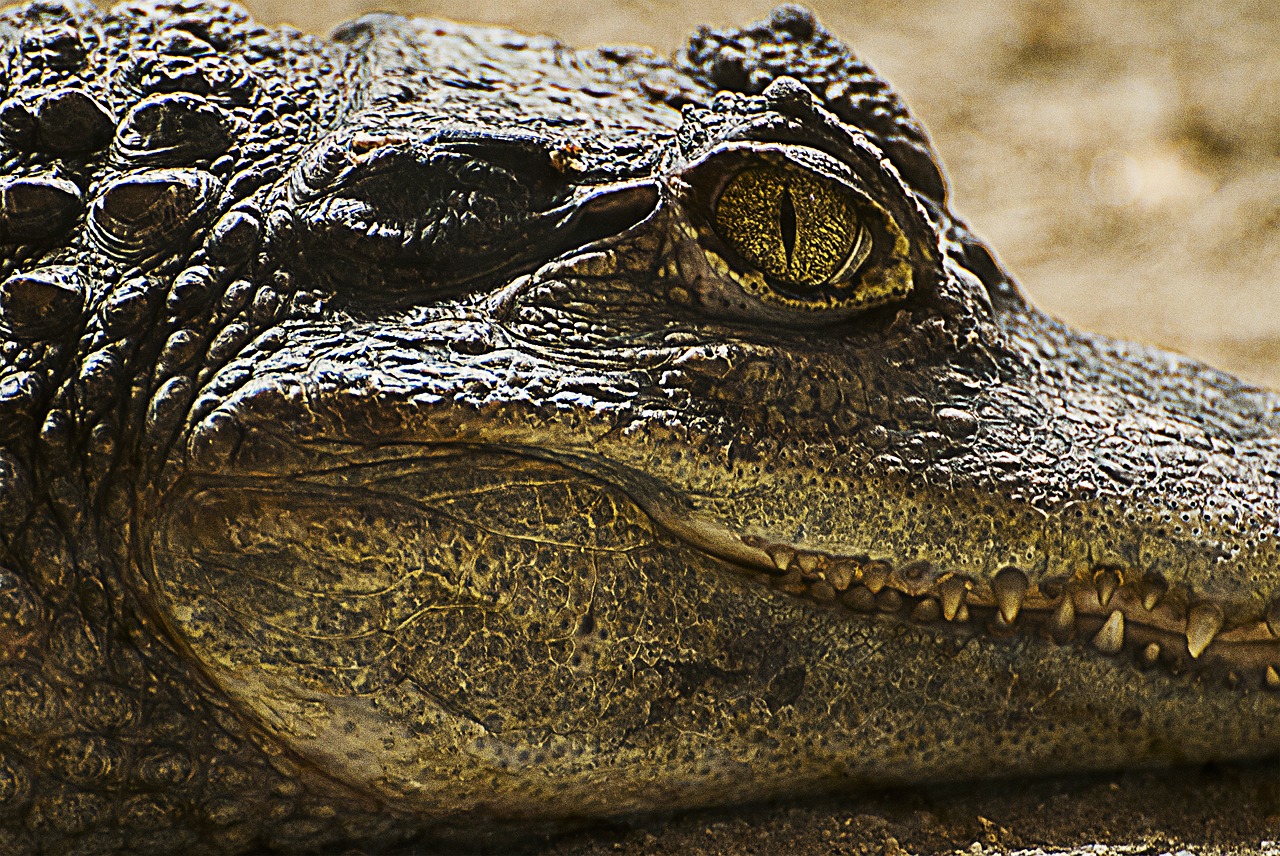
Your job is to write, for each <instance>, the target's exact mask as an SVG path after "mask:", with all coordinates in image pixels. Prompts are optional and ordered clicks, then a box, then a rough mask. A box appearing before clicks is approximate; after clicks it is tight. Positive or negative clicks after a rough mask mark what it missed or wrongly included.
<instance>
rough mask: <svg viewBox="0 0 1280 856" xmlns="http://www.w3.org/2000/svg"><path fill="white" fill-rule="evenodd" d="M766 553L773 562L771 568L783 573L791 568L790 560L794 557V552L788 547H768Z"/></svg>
mask: <svg viewBox="0 0 1280 856" xmlns="http://www.w3.org/2000/svg"><path fill="white" fill-rule="evenodd" d="M766 552H767V553H768V554H769V558H770V559H772V560H773V566H774V567H775V568H777V569H778V570H780V571H785V570H787V569H788V568H790V567H791V560H792V559H794V558H795V557H796V551H795V550H792V549H791V548H790V547H769V548H767V550H766Z"/></svg>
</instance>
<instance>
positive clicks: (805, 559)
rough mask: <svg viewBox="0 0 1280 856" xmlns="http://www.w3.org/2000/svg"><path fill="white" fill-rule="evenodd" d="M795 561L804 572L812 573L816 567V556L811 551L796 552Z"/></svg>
mask: <svg viewBox="0 0 1280 856" xmlns="http://www.w3.org/2000/svg"><path fill="white" fill-rule="evenodd" d="M795 562H796V564H797V565H799V566H800V570H801V571H803V572H804V573H806V574H812V573H813V572H814V571H816V570H817V569H818V557H817V556H816V555H814V554H813V553H796V558H795Z"/></svg>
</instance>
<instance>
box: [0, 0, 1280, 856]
mask: <svg viewBox="0 0 1280 856" xmlns="http://www.w3.org/2000/svg"><path fill="white" fill-rule="evenodd" d="M0 33H3V38H4V49H5V54H4V57H5V64H4V67H3V72H4V77H3V83H4V86H5V96H4V102H3V104H0V142H3V146H4V148H3V149H2V150H0V153H2V154H3V174H4V176H5V178H4V179H3V181H4V186H3V188H0V240H2V241H3V242H4V243H3V252H4V262H3V263H4V268H3V271H0V274H2V275H3V279H4V281H3V283H2V284H0V324H3V328H4V331H5V336H6V339H5V342H4V344H3V347H2V349H0V353H2V354H3V359H4V365H3V370H2V372H0V432H2V434H3V439H4V442H5V447H4V451H3V453H2V455H0V476H2V482H0V523H2V524H3V536H4V537H3V544H4V553H5V558H4V570H2V571H0V644H2V645H3V647H2V648H0V650H2V651H3V653H4V658H3V660H0V710H3V712H4V716H3V720H2V721H0V818H3V820H4V823H3V824H2V825H0V845H3V848H4V849H5V850H6V852H25V851H32V852H70V851H72V850H77V849H78V850H82V851H86V852H103V851H110V850H114V849H123V850H127V851H129V852H143V851H155V852H172V851H175V850H178V849H183V848H185V849H194V850H196V851H209V852H236V851H245V850H253V849H261V848H263V847H272V848H276V849H279V850H284V851H290V850H315V849H330V848H333V847H337V846H340V845H342V844H343V843H345V842H351V841H358V842H360V843H361V844H362V846H365V847H371V848H378V847H383V846H392V845H394V844H395V843H397V842H399V841H402V840H405V839H408V838H413V837H415V836H419V835H426V836H429V837H431V838H441V837H444V838H458V837H461V838H462V839H463V840H467V841H471V842H475V841H480V840H485V839H486V838H487V837H488V836H491V835H505V834H520V833H521V832H527V831H546V830H556V829H561V828H566V827H568V826H570V825H572V824H574V823H576V822H580V821H581V820H582V819H584V818H592V817H601V816H612V815H619V814H625V813H632V812H643V811H653V810H664V809H668V808H674V807H684V806H691V805H692V806H696V805H717V804H728V803H733V802H738V801H744V800H751V799H760V798H768V797H772V796H777V795H782V794H796V793H807V792H816V791H818V790H821V789H828V788H833V787H857V786H860V785H874V786H882V785H886V784H893V783H911V782H925V781H939V780H948V779H963V778H975V777H999V776H1007V775H1014V774H1022V773H1058V772H1067V771H1079V770H1096V769H1113V768H1118V767H1126V766H1139V765H1150V764H1161V763H1169V762H1195V761H1203V760H1227V759H1241V758H1259V757H1266V756H1269V755H1272V754H1274V753H1275V752H1276V751H1277V749H1278V748H1280V718H1278V717H1277V713H1278V712H1280V694H1278V693H1276V692H1275V691H1274V690H1273V688H1274V687H1275V686H1276V685H1280V674H1277V673H1276V671H1275V669H1276V668H1280V641H1277V638H1276V636H1277V634H1280V613H1278V612H1277V610H1276V609H1273V607H1272V605H1271V596H1272V592H1273V590H1274V589H1275V588H1276V582H1277V579H1276V578H1277V575H1278V574H1280V567H1278V564H1280V548H1278V547H1277V544H1276V540H1277V536H1278V535H1280V533H1278V532H1277V526H1276V522H1275V521H1276V520H1277V519H1280V514H1278V512H1280V496H1278V495H1277V488H1276V476H1277V474H1280V415H1278V411H1280V399H1277V397H1276V396H1275V395H1273V394H1271V393H1268V392H1264V391H1262V390H1258V389H1253V388H1250V387H1248V386H1246V385H1244V384H1242V383H1240V382H1239V381H1237V380H1235V379H1233V378H1231V377H1229V376H1226V375H1224V374H1221V373H1219V372H1216V371H1213V370H1212V369H1209V368H1207V367H1205V366H1203V365H1200V364H1198V363H1196V362H1194V361H1192V360H1189V359H1186V358H1182V357H1178V356H1175V355H1171V354H1167V353H1163V352H1160V351H1157V350H1154V349H1149V348H1143V347H1139V346H1134V345H1128V344H1125V343H1118V342H1113V341H1109V340H1106V339H1101V338H1098V337H1093V336H1090V335H1087V334H1082V333H1078V332H1075V331H1072V330H1069V329H1066V328H1064V327H1062V326H1061V325H1059V324H1057V323H1056V322H1054V321H1053V320H1052V319H1049V318H1047V317H1045V316H1043V315H1041V314H1040V313H1038V312H1037V311H1036V310H1034V309H1033V308H1031V307H1030V306H1028V305H1027V304H1026V303H1025V301H1024V300H1023V299H1022V297H1021V296H1020V295H1019V293H1018V291H1017V289H1016V287H1015V285H1014V284H1013V283H1012V282H1011V281H1010V280H1009V278H1008V277H1007V276H1006V275H1005V274H1004V273H1003V272H1002V270H1001V269H1000V267H999V266H998V264H997V263H996V262H995V261H994V260H993V257H992V256H991V254H990V252H989V251H988V250H987V249H986V248H985V247H983V246H982V244H981V243H980V242H979V241H978V240H977V239H976V238H974V237H973V236H972V235H971V234H970V233H969V232H968V231H967V229H966V228H965V226H964V225H963V224H962V223H960V222H959V221H957V220H956V219H955V218H954V217H953V216H952V215H951V214H950V212H949V211H948V209H947V202H946V196H945V194H946V191H945V185H944V182H943V180H942V177H941V172H940V170H939V168H938V166H937V165H936V162H935V160H934V158H933V155H932V152H931V150H930V148H929V144H928V141H927V139H926V137H925V135H924V133H923V131H922V130H921V129H920V128H919V126H918V125H916V124H915V123H914V121H913V120H912V119H911V118H910V117H909V116H908V115H907V114H906V112H905V109H904V108H903V107H902V106H901V105H900V104H899V102H898V101H897V99H896V96H895V95H894V94H893V92H892V91H891V90H890V89H889V88H888V86H887V85H886V84H885V83H884V82H883V81H881V80H880V79H879V78H877V77H876V76H875V75H874V73H873V72H871V71H870V69H868V68H867V67H866V66H865V65H863V64H861V63H860V62H859V61H858V60H856V59H855V58H854V57H853V56H852V55H851V54H850V53H849V52H848V51H847V50H846V49H845V48H844V47H843V46H842V45H841V44H840V43H839V42H837V41H836V40H835V39H834V38H833V37H832V36H831V35H830V34H828V33H827V32H826V31H824V30H822V29H821V28H820V27H819V26H818V25H816V23H815V22H814V21H813V20H812V19H811V18H810V17H809V16H808V15H807V14H806V13H804V12H802V11H801V10H798V9H795V8H782V9H780V10H778V11H777V12H775V13H774V15H773V16H772V17H771V18H770V20H769V21H767V22H764V23H761V24H756V25H752V26H750V27H747V28H744V29H742V30H734V31H725V32H708V31H700V32H699V33H697V34H695V35H694V37H693V38H692V40H691V42H690V44H689V47H688V48H687V49H686V50H684V51H683V52H681V53H680V54H679V55H678V56H677V57H676V58H675V60H674V61H672V62H666V61H664V60H661V59H658V58H656V57H654V56H652V55H651V54H649V53H646V52H644V51H642V50H635V51H622V50H618V49H606V50H601V51H596V52H580V53H575V52H573V51H570V50H569V49H567V48H564V47H563V46H561V45H559V44H557V43H555V42H552V41H550V40H547V39H540V38H530V37H525V36H519V35H516V34H514V33H510V32H506V31H501V30H490V29H482V28H474V27H464V26H460V25H455V24H450V23H445V22H434V21H430V22H429V21H407V20H404V19H400V18H394V17H389V16H374V17H369V18H365V19H362V20H361V21H359V22H356V23H354V24H352V25H350V26H348V27H346V28H343V29H341V30H340V31H339V32H338V33H337V34H335V37H334V39H333V40H332V41H330V42H324V41H320V40H317V39H313V38H310V37H305V36H301V35H298V34H296V33H291V32H273V31H268V30H266V29H263V28H260V27H257V26H256V25H255V24H253V23H252V22H251V21H250V20H249V19H248V18H247V16H245V15H244V13H243V12H241V11H239V10H237V9H235V8H234V7H222V6H212V5H211V6H204V5H191V6H178V5H168V4H156V5H151V4H146V3H141V4H135V5H130V6H122V7H119V8H117V9H116V10H113V11H111V12H98V11H96V10H94V9H93V8H92V7H89V6H83V7H81V6H75V7H65V8H64V7H55V6H50V5H47V4H43V5H42V4H33V5H30V6H25V7H16V8H14V9H11V10H8V11H7V12H5V13H4V17H3V18H0ZM717 92H720V93H721V94H716V93H717ZM784 162H789V163H793V164H802V165H807V166H806V167H805V168H806V169H809V168H816V167H814V164H819V165H823V166H821V168H822V169H824V170H827V169H829V172H830V174H831V175H838V176H842V178H841V181H844V182H845V183H847V184H849V185H850V186H852V187H855V188H858V190H857V192H858V193H860V194H862V195H861V196H859V197H858V198H859V199H861V200H862V201H860V202H858V203H857V205H858V206H860V207H858V211H859V212H861V213H860V214H859V216H860V217H863V218H864V219H863V220H861V221H860V222H863V223H870V224H872V225H871V232H870V234H871V238H870V240H871V242H872V243H871V246H872V247H873V249H872V250H871V254H870V255H869V256H868V257H867V260H866V261H865V262H862V261H859V262H857V263H856V264H852V266H851V267H850V268H849V271H850V274H849V275H850V276H852V277H855V278H856V280H857V281H858V282H860V283H861V284H862V285H861V287H862V288H864V289H866V291H865V292H860V293H864V294H867V295H872V296H871V297H868V298H866V299H865V300H864V303H865V304H866V305H853V304H849V305H844V304H841V303H839V301H838V300H836V299H835V298H832V300H831V301H830V303H831V305H830V306H828V307H826V308H821V309H811V308H805V307H804V306H803V305H797V299H798V298H795V297H794V291H793V293H792V297H786V298H780V297H778V296H777V295H778V294H779V293H780V292H778V291H777V290H776V289H775V284H773V283H774V280H772V279H770V278H769V277H766V276H765V275H764V274H762V273H761V272H760V271H759V270H757V269H755V268H754V267H753V266H752V265H751V264H747V263H745V262H744V261H743V257H742V256H741V255H735V254H734V252H733V251H732V250H726V248H725V245H724V243H723V240H722V235H723V234H724V232H723V229H724V228H726V227H721V226H717V225H715V224H717V223H719V222H720V221H717V220H716V219H715V217H717V216H719V215H717V214H714V213H713V210H714V209H715V206H716V205H717V204H719V205H720V206H721V207H722V208H723V206H724V203H723V202H719V203H717V202H716V200H717V199H718V198H722V197H717V195H716V194H717V193H720V192H721V190H719V189H718V188H721V187H722V186H725V182H727V181H728V180H729V179H730V178H731V177H732V176H733V175H736V174H737V172H736V171H737V170H738V169H739V168H741V167H742V165H743V164H759V163H768V164H771V165H772V166H771V167H770V168H776V167H777V165H778V164H781V163H784ZM824 186H825V185H824ZM787 198H788V200H790V199H791V197H790V196H788V197H787ZM788 204H789V205H790V204H792V203H791V202H788ZM805 204H807V203H805V202H804V200H800V201H798V202H796V203H795V205H796V206H797V207H795V209H794V210H793V211H792V212H791V213H789V214H786V215H783V214H778V215H777V216H778V217H779V218H781V219H779V220H776V221H770V222H774V223H783V222H784V221H785V220H786V218H787V217H790V218H791V219H792V221H794V222H795V223H799V224H800V225H799V226H796V227H794V228H796V229H798V230H799V231H796V232H795V233H794V234H793V238H794V236H795V235H801V236H803V234H804V232H803V229H805V228H811V227H812V222H811V221H808V220H806V219H805V218H806V217H808V216H809V215H808V213H807V212H808V211H809V209H807V208H805V207H804V205H805ZM797 212H798V213H797ZM778 228H779V229H783V230H784V232H785V229H786V228H788V227H785V226H778ZM717 229H720V231H717ZM837 231H838V230H837ZM718 236H721V237H718ZM794 239H795V240H798V241H803V237H801V238H794ZM786 252H787V258H790V254H791V252H792V248H791V247H790V246H788V247H787V250H786ZM797 252H799V251H797ZM842 275H843V274H842ZM833 288H834V287H833ZM843 293H844V292H840V294H843ZM859 299H862V298H859ZM1272 628H1275V630H1274V632H1273V629H1272Z"/></svg>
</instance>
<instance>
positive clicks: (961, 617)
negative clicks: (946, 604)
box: [956, 603, 969, 624]
mask: <svg viewBox="0 0 1280 856" xmlns="http://www.w3.org/2000/svg"><path fill="white" fill-rule="evenodd" d="M968 620H969V604H967V603H962V604H960V608H959V609H957V610H956V621H959V622H960V623H962V624H963V623H964V622H966V621H968Z"/></svg>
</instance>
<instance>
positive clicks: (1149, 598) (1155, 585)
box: [1139, 579, 1169, 612]
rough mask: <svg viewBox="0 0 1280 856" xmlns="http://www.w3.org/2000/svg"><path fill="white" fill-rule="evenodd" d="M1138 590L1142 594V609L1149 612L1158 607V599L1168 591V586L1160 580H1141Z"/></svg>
mask: <svg viewBox="0 0 1280 856" xmlns="http://www.w3.org/2000/svg"><path fill="white" fill-rule="evenodd" d="M1139 590H1140V591H1141V592H1142V608H1143V609H1145V610H1146V611H1147V612H1150V611H1151V610H1153V609H1155V608H1156V606H1157V605H1159V603H1160V598H1162V597H1164V594H1165V592H1167V591H1168V590H1169V584H1168V583H1166V582H1165V581H1164V580H1161V579H1149V580H1143V582H1142V586H1141V588H1140V589H1139Z"/></svg>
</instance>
